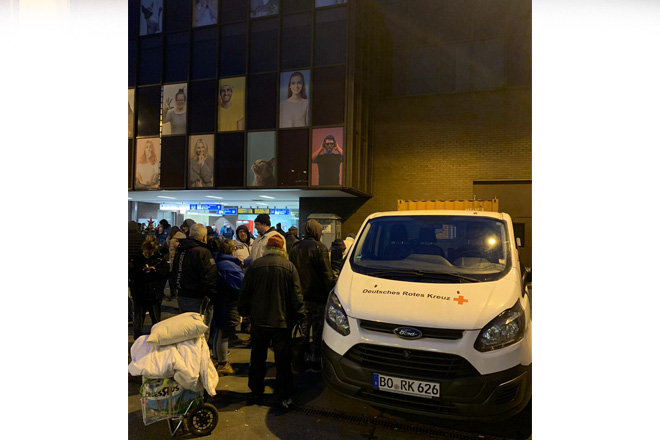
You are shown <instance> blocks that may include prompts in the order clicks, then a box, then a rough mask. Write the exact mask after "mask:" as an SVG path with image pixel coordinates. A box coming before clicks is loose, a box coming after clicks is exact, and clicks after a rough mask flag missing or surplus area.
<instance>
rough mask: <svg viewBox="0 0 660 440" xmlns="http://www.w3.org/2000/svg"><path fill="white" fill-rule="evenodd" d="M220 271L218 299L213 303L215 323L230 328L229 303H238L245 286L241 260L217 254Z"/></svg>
mask: <svg viewBox="0 0 660 440" xmlns="http://www.w3.org/2000/svg"><path fill="white" fill-rule="evenodd" d="M215 267H216V268H217V269H218V283H217V289H218V299H217V300H216V301H215V302H214V303H213V323H214V324H215V326H216V327H219V328H226V327H229V306H228V305H229V303H232V302H236V301H238V294H239V293H240V292H241V286H242V285H243V270H242V269H241V260H239V259H238V258H236V257H234V256H232V255H226V254H221V253H216V254H215Z"/></svg>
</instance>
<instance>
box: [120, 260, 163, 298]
mask: <svg viewBox="0 0 660 440" xmlns="http://www.w3.org/2000/svg"><path fill="white" fill-rule="evenodd" d="M147 267H154V268H155V270H149V271H145V270H144V269H145V268H147ZM168 273H169V265H168V264H167V261H165V259H164V258H163V257H162V256H161V255H159V254H157V253H156V254H154V255H152V256H151V257H150V258H147V257H145V256H144V254H142V253H140V254H136V255H135V256H134V257H133V258H132V259H131V260H130V261H129V263H128V280H129V286H130V287H131V296H132V297H133V299H134V300H137V301H157V300H161V299H163V289H164V288H165V283H166V281H167V275H168Z"/></svg>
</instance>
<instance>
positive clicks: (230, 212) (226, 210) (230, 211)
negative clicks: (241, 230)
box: [222, 208, 238, 215]
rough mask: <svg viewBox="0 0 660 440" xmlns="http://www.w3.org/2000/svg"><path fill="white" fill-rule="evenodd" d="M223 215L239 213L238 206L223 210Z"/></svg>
mask: <svg viewBox="0 0 660 440" xmlns="http://www.w3.org/2000/svg"><path fill="white" fill-rule="evenodd" d="M222 214H223V215H236V214H238V209H237V208H227V209H223V210H222Z"/></svg>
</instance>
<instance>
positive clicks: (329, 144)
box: [312, 135, 344, 186]
mask: <svg viewBox="0 0 660 440" xmlns="http://www.w3.org/2000/svg"><path fill="white" fill-rule="evenodd" d="M343 160H344V152H343V150H342V149H341V147H340V146H339V144H338V143H337V141H336V140H335V137H334V136H333V135H328V136H326V137H325V138H324V139H323V142H322V143H321V148H319V149H318V150H317V151H315V152H314V153H313V154H312V163H315V164H317V165H318V168H319V186H339V185H341V182H340V180H341V175H340V172H339V171H340V167H341V164H342V162H343Z"/></svg>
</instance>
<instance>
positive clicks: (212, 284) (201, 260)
mask: <svg viewBox="0 0 660 440" xmlns="http://www.w3.org/2000/svg"><path fill="white" fill-rule="evenodd" d="M179 243H180V244H179V247H178V248H177V250H176V254H174V261H173V262H172V277H173V281H174V285H175V286H176V289H177V294H178V295H179V296H182V297H184V298H196V299H203V298H204V297H205V296H207V297H209V298H210V299H211V300H214V299H215V298H216V296H217V287H216V283H217V278H218V270H217V268H216V267H215V260H214V259H213V255H212V254H211V251H210V250H209V249H208V248H207V247H206V245H205V244H204V243H202V242H201V241H197V240H195V239H193V238H186V239H182V240H180V241H179Z"/></svg>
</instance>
